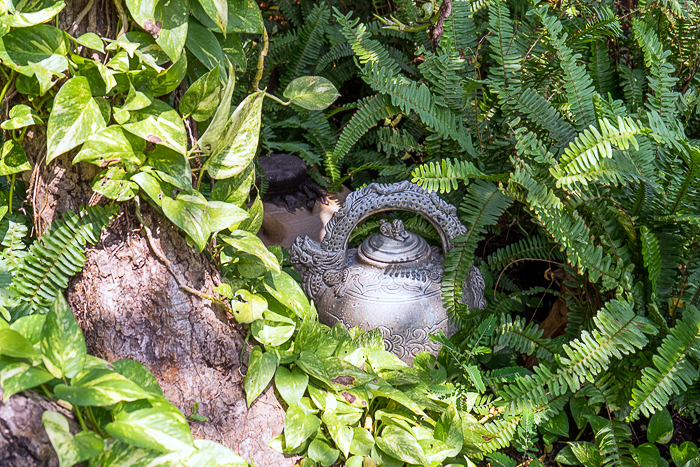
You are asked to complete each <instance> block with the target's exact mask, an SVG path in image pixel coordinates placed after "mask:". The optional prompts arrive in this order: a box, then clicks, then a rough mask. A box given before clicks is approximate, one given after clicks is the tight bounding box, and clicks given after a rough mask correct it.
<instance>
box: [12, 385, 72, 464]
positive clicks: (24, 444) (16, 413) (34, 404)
mask: <svg viewBox="0 0 700 467" xmlns="http://www.w3.org/2000/svg"><path fill="white" fill-rule="evenodd" d="M1 398H2V389H0V465H2V466H3V467H58V457H57V456H56V452H55V451H54V450H53V447H52V446H51V443H50V442H49V437H48V435H47V434H46V431H45V430H44V425H43V423H42V421H41V414H43V413H44V411H46V410H54V411H56V412H60V413H62V414H63V415H65V416H66V417H67V418H68V423H69V425H70V427H71V431H72V432H73V433H76V432H78V431H80V427H79V426H78V424H77V423H76V422H75V421H73V420H72V418H71V414H70V412H68V411H67V410H65V409H63V408H62V407H59V406H58V405H57V404H54V403H52V402H49V401H47V400H46V399H44V398H43V397H41V396H39V395H38V394H36V393H34V392H31V391H25V392H21V393H19V394H15V395H14V396H12V397H10V398H9V399H8V400H7V402H2V400H1Z"/></svg>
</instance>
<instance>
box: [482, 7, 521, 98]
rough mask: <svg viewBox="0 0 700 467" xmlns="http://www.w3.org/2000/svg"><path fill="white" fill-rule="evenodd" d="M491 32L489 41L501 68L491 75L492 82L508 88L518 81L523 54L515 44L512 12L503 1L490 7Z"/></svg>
mask: <svg viewBox="0 0 700 467" xmlns="http://www.w3.org/2000/svg"><path fill="white" fill-rule="evenodd" d="M489 30H490V31H491V35H490V36H488V38H487V40H488V41H489V43H490V44H491V46H492V48H493V53H494V59H495V60H496V63H497V64H498V67H499V69H498V73H493V74H492V75H491V82H492V83H494V84H496V86H499V87H502V88H508V87H509V86H511V85H514V84H515V82H516V81H517V74H518V72H519V71H520V69H521V66H520V59H521V54H520V50H519V49H518V47H517V44H516V43H515V39H514V37H515V35H514V31H513V22H512V20H511V18H510V12H509V11H508V7H507V6H506V5H505V3H504V2H503V1H501V0H496V1H494V2H492V3H491V4H490V5H489Z"/></svg>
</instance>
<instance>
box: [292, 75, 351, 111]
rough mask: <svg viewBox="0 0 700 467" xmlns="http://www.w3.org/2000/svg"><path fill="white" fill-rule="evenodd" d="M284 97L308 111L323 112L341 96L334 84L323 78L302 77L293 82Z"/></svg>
mask: <svg viewBox="0 0 700 467" xmlns="http://www.w3.org/2000/svg"><path fill="white" fill-rule="evenodd" d="M283 95H284V97H286V98H287V99H289V101H290V102H291V103H292V104H296V105H298V106H299V107H303V108H304V109H306V110H323V109H325V108H326V107H328V106H329V105H331V104H332V103H333V102H335V100H336V99H337V98H338V96H340V94H339V93H338V90H337V89H336V88H335V86H333V83H331V82H330V81H329V80H328V79H326V78H324V77H322V76H302V77H301V78H297V79H295V80H292V82H291V83H289V84H288V85H287V87H286V88H285V90H284V93H283Z"/></svg>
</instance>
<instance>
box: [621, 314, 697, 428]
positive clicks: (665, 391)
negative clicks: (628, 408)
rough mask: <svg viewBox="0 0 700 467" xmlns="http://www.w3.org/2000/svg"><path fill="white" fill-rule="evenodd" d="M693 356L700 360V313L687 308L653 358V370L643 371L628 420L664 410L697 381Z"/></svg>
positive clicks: (634, 393)
mask: <svg viewBox="0 0 700 467" xmlns="http://www.w3.org/2000/svg"><path fill="white" fill-rule="evenodd" d="M691 356H693V357H695V358H698V356H700V311H698V309H697V308H695V307H694V306H688V307H687V308H686V310H685V312H684V313H683V319H682V320H681V321H680V322H679V323H678V324H677V325H676V326H675V327H674V328H673V329H671V332H670V333H669V335H667V336H666V337H665V338H664V340H663V342H662V343H661V347H660V348H659V351H658V354H656V355H654V359H653V360H654V366H653V367H649V368H645V369H644V370H643V372H642V378H641V379H640V380H639V381H638V383H637V388H635V389H634V390H633V391H632V401H631V405H632V408H633V410H632V413H630V415H629V416H628V419H629V420H636V419H637V418H639V415H640V413H641V414H644V416H647V417H648V416H650V415H651V414H653V413H654V412H656V411H657V410H659V409H661V408H663V407H665V406H666V405H667V404H668V402H669V400H670V396H672V395H673V394H680V393H682V392H683V391H685V390H686V388H687V387H688V386H690V385H691V384H693V381H694V380H697V378H698V376H700V374H699V372H698V368H697V366H696V364H695V363H693V362H692V361H691V360H690V357H691Z"/></svg>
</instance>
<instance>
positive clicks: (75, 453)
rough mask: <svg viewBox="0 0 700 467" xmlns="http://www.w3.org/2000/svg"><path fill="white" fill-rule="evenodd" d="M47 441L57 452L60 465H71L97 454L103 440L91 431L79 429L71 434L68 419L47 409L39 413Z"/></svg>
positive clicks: (102, 446)
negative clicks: (76, 432)
mask: <svg viewBox="0 0 700 467" xmlns="http://www.w3.org/2000/svg"><path fill="white" fill-rule="evenodd" d="M41 421H42V422H43V423H44V428H45V429H46V434H47V435H49V441H51V445H52V446H53V448H54V449H55V450H56V454H58V463H59V466H61V467H71V466H73V465H75V464H77V463H78V462H82V461H85V460H88V459H91V458H92V457H95V456H97V455H98V454H99V453H100V452H102V449H103V448H104V441H102V438H100V436H99V435H98V434H97V433H95V432H93V431H81V432H80V433H78V434H77V435H75V436H73V435H72V434H71V432H70V429H69V425H68V420H67V419H66V417H64V416H63V415H61V414H60V413H58V412H54V411H52V410H47V411H46V412H44V413H43V414H42V415H41Z"/></svg>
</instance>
